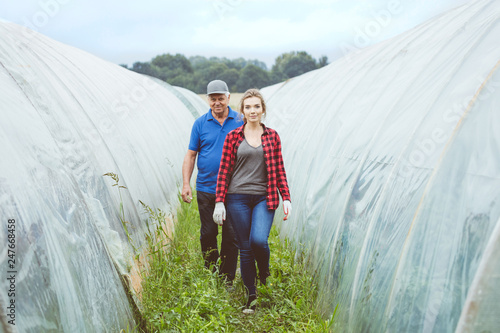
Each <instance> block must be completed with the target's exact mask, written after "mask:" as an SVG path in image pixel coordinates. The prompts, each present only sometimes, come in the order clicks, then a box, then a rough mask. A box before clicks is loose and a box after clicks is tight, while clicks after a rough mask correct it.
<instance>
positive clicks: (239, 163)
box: [227, 139, 267, 195]
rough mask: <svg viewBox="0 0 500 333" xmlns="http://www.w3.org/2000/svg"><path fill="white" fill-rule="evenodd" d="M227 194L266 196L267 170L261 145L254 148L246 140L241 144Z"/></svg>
mask: <svg viewBox="0 0 500 333" xmlns="http://www.w3.org/2000/svg"><path fill="white" fill-rule="evenodd" d="M227 193H240V194H257V195H266V194H267V169H266V162H265V160H264V150H263V149H262V144H261V145H260V146H258V147H257V148H255V147H252V146H250V145H249V144H248V142H247V140H246V139H245V140H243V141H242V142H241V144H240V146H239V147H238V151H237V152H236V162H235V164H234V169H233V176H232V178H231V182H230V183H229V187H228V189H227Z"/></svg>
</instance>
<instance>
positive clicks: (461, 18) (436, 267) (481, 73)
mask: <svg viewBox="0 0 500 333" xmlns="http://www.w3.org/2000/svg"><path fill="white" fill-rule="evenodd" d="M499 19H500V2H498V1H494V0H489V1H487V0H482V1H474V2H471V3H469V4H467V5H464V6H461V7H458V8H456V9H454V10H451V11H449V12H448V13H446V14H444V15H441V16H438V17H436V18H434V19H432V20H430V21H428V22H426V23H424V24H422V25H420V26H418V27H416V28H414V29H412V30H410V31H408V32H407V33H404V34H402V35H399V36H396V37H395V38H392V39H391V40H388V41H385V42H383V43H380V44H377V45H374V46H371V47H368V48H365V49H363V50H355V51H353V52H351V53H349V54H347V55H346V56H344V58H342V59H340V60H338V61H335V62H333V63H332V64H330V65H328V66H326V67H324V68H321V69H318V70H316V71H313V72H309V73H306V74H304V75H302V76H299V77H296V78H294V79H292V80H289V81H288V82H286V83H284V84H281V85H278V86H272V87H270V89H268V88H264V89H263V94H264V95H265V96H266V97H267V98H268V101H267V102H268V109H269V112H268V123H269V126H271V127H273V128H275V129H276V130H277V131H278V133H280V136H281V138H282V141H283V153H284V160H285V167H286V170H287V175H288V179H289V183H290V186H291V194H292V203H293V204H294V211H293V215H292V216H291V219H289V220H288V221H286V222H282V223H281V227H282V228H281V232H282V234H283V236H286V237H288V238H290V239H291V240H293V241H294V242H293V243H295V244H297V247H298V249H299V250H300V251H302V252H303V253H305V254H306V255H307V258H308V259H309V260H310V266H311V270H312V271H313V272H315V274H316V275H317V278H318V281H319V290H320V293H319V294H320V295H321V296H322V299H321V304H320V305H321V307H322V309H323V310H324V312H325V314H330V315H331V314H332V313H333V312H334V309H335V307H337V306H338V307H337V311H336V315H335V324H334V325H335V327H336V328H337V329H338V330H339V331H340V332H346V331H348V332H368V331H372V332H453V331H455V330H456V329H457V330H458V331H462V330H463V331H476V330H477V331H481V330H485V331H491V332H493V331H498V328H499V327H500V316H499V315H498V314H499V313H500V303H499V302H498V296H499V292H498V290H499V289H500V284H499V271H500V260H499V256H498V252H499V247H500V244H499V242H500V238H499V223H500V220H499V218H500V131H499V126H500V112H499V109H500V72H499V70H498V68H499V66H500V44H499V43H498V41H499V40H500V26H499V21H500V20H499ZM300 251H299V252H300ZM459 322H460V325H458V323H459Z"/></svg>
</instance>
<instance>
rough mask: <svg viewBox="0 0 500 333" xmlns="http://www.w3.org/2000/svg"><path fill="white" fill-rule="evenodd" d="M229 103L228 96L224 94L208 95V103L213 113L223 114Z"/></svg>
mask: <svg viewBox="0 0 500 333" xmlns="http://www.w3.org/2000/svg"><path fill="white" fill-rule="evenodd" d="M228 104H229V97H226V95H224V94H211V95H208V105H210V108H211V109H212V111H213V112H214V113H215V114H223V113H224V112H225V111H226V110H227V105H228Z"/></svg>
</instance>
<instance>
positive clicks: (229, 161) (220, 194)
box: [215, 132, 235, 202]
mask: <svg viewBox="0 0 500 333" xmlns="http://www.w3.org/2000/svg"><path fill="white" fill-rule="evenodd" d="M234 139H235V138H234V135H233V134H232V133H231V132H230V133H229V134H228V135H227V136H226V139H225V140H224V146H223V148H222V158H221V160H220V165H219V175H218V176H217V187H216V192H215V202H224V200H225V198H226V193H227V189H228V187H229V182H230V180H231V174H232V172H233V165H234V155H235V154H234Z"/></svg>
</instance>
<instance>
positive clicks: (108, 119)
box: [0, 22, 205, 332]
mask: <svg viewBox="0 0 500 333" xmlns="http://www.w3.org/2000/svg"><path fill="white" fill-rule="evenodd" d="M0 91H1V94H0V108H1V111H0V114H1V121H0V156H1V159H2V162H1V163H0V207H1V208H0V209H1V212H0V216H1V225H2V232H1V233H0V244H1V245H2V247H1V248H0V253H1V256H0V267H1V270H2V274H1V277H2V278H1V280H0V304H1V307H2V311H0V322H1V324H2V325H0V331H2V327H3V330H5V331H6V330H7V329H9V330H12V331H16V330H17V331H19V332H56V331H57V332H60V331H65V332H85V331H87V332H104V331H109V332H111V331H113V332H118V331H119V330H120V328H124V329H126V328H127V327H129V328H130V329H131V328H132V327H134V326H135V324H134V319H133V314H132V310H131V308H130V305H129V302H128V301H127V296H126V292H125V290H124V288H123V286H122V282H121V278H120V275H121V274H127V272H128V267H129V265H130V262H131V259H132V255H133V253H132V248H131V246H130V243H129V241H128V239H127V238H128V236H127V235H126V232H125V231H124V227H123V226H122V223H121V221H120V219H119V216H120V208H119V207H120V202H123V208H124V214H125V220H126V221H128V222H129V224H128V227H127V229H128V232H129V233H130V237H131V239H132V242H133V244H134V246H135V247H140V246H141V245H142V244H143V242H144V233H145V232H146V231H147V226H146V223H145V217H146V216H145V213H144V210H143V208H142V206H141V205H140V204H139V200H142V201H143V202H145V203H147V204H148V205H150V206H151V207H153V208H161V209H163V210H165V211H169V209H170V207H171V205H170V202H172V204H175V202H177V198H176V196H177V193H178V185H179V184H180V182H181V179H180V176H181V172H180V170H181V164H182V160H183V156H184V154H185V150H186V147H187V142H188V139H189V133H190V128H191V125H192V123H193V121H194V119H195V117H193V114H196V113H199V112H202V111H205V110H200V111H199V112H197V111H196V110H197V106H196V105H205V104H198V101H197V98H198V97H197V96H196V95H195V94H194V93H190V92H188V91H185V90H181V89H179V90H177V89H174V88H171V87H170V89H165V87H163V86H162V85H159V84H158V83H156V82H154V81H153V80H151V79H150V78H147V77H145V76H142V75H139V74H136V73H134V72H131V71H129V70H127V69H124V68H122V67H120V66H117V65H114V64H111V63H108V62H105V61H102V60H100V59H98V58H96V57H94V56H92V55H90V54H87V53H84V52H82V51H80V50H78V49H75V48H73V47H69V46H67V45H63V44H60V43H58V42H56V41H53V40H50V39H48V38H46V37H44V36H42V35H40V34H38V33H35V32H33V31H30V30H27V29H25V28H22V27H20V26H17V25H14V24H11V23H7V22H0ZM179 96H183V97H184V98H182V100H181V99H180V98H179ZM108 172H113V173H116V174H118V175H119V177H120V185H123V186H126V187H127V189H122V190H121V191H120V192H121V198H120V194H119V192H118V188H117V187H113V186H112V184H113V181H112V180H111V178H108V177H103V174H104V173H108ZM9 219H14V220H15V264H13V266H12V267H10V266H9V271H14V273H12V274H14V276H15V279H14V287H15V295H12V294H10V293H7V291H8V290H9V288H10V287H11V283H12V281H7V280H6V275H5V274H7V273H6V272H7V265H8V259H9V258H8V251H7V250H8V248H7V244H8V232H7V224H8V220H9ZM9 254H11V253H9ZM9 265H10V262H9ZM9 274H10V273H9ZM9 276H10V275H9ZM12 301H15V311H14V312H15V318H16V320H15V326H13V325H10V324H8V321H9V320H12V317H7V316H6V313H7V314H9V313H11V312H12V311H10V310H8V311H6V310H5V309H6V308H7V305H10V304H11V302H12Z"/></svg>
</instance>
